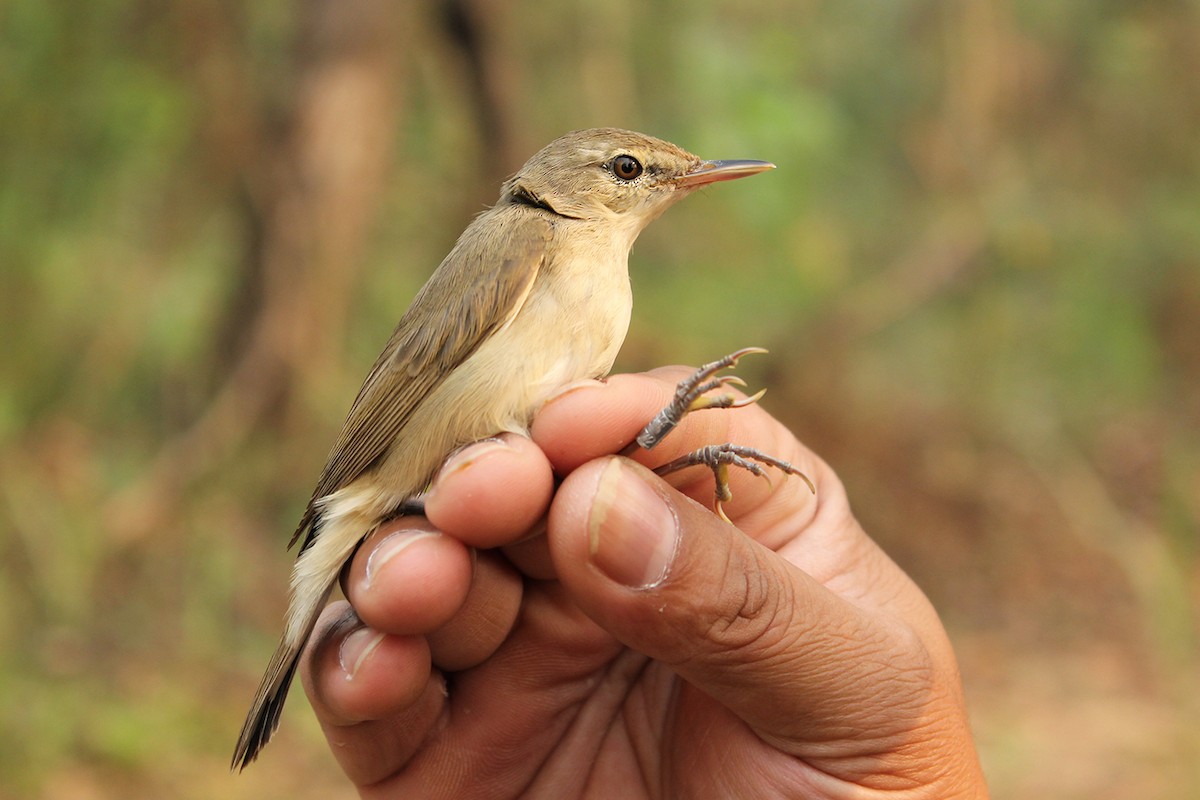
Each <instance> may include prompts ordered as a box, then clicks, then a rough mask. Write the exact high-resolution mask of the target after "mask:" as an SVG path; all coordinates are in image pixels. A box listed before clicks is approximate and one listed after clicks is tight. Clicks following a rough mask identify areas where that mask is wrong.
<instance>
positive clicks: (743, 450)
mask: <svg viewBox="0 0 1200 800" xmlns="http://www.w3.org/2000/svg"><path fill="white" fill-rule="evenodd" d="M764 464H765V465H767V466H770V467H775V468H776V469H778V470H779V471H780V472H782V473H783V474H784V475H785V476H787V475H795V476H797V477H798V478H800V479H801V480H803V481H804V483H805V485H806V486H808V490H809V491H810V492H812V493H813V494H816V493H817V487H816V486H814V485H813V482H812V480H811V479H810V478H809V477H808V476H807V475H805V474H804V473H803V472H802V471H800V469H799V468H797V467H795V466H794V465H793V464H792V463H791V462H789V461H784V460H783V459H781V458H776V457H775V456H772V455H768V454H767V453H763V452H762V451H760V450H756V449H754V448H753V447H743V446H741V445H736V444H711V445H708V446H707V447H701V448H700V449H699V450H694V451H692V452H691V453H687V454H686V455H682V456H680V457H679V458H676V459H675V460H673V461H669V462H667V463H666V464H663V465H662V466H660V467H657V468H656V469H655V470H654V472H655V473H656V474H658V475H669V474H670V473H672V472H678V471H679V470H681V469H686V468H688V467H696V466H705V467H708V468H709V469H710V470H712V473H713V481H714V483H715V486H714V488H713V493H714V496H715V499H714V502H713V511H715V512H716V513H717V516H719V517H721V518H722V519H724V520H726V521H729V518H728V517H727V516H726V515H725V509H724V506H723V504H724V503H727V502H729V501H730V500H732V499H733V492H732V491H731V490H730V488H729V467H730V466H734V467H739V468H741V469H744V470H746V471H747V472H749V473H751V474H752V475H755V476H757V477H759V478H762V479H763V480H765V481H766V482H767V484H768V485H771V477H770V476H769V475H768V474H767V471H766V470H765V469H764V468H763V465H764Z"/></svg>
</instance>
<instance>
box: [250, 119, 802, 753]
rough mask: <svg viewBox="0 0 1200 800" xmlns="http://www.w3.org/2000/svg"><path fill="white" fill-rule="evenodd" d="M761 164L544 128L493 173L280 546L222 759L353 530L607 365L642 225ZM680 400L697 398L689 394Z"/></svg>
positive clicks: (259, 715)
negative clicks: (278, 600) (507, 168)
mask: <svg viewBox="0 0 1200 800" xmlns="http://www.w3.org/2000/svg"><path fill="white" fill-rule="evenodd" d="M773 168H774V165H773V164H771V163H769V162H766V161H752V160H732V161H706V160H703V159H701V158H699V157H698V156H695V155H693V154H691V153H689V152H688V151H686V150H684V149H682V148H680V147H678V146H676V145H674V144H671V143H670V142H667V141H664V140H662V139H657V138H655V137H653V136H648V135H646V134H642V133H636V132H633V131H628V130H622V129H618V128H592V129H587V130H577V131H572V132H570V133H567V134H566V135H564V136H561V137H559V138H558V139H555V140H554V141H552V142H550V143H549V144H548V145H546V146H545V147H544V148H542V149H541V150H539V151H538V152H537V153H536V154H534V155H533V157H531V158H530V159H529V160H528V161H527V162H526V163H525V164H524V166H522V167H521V168H520V169H519V170H517V171H516V173H514V174H513V175H512V176H511V177H510V178H508V180H506V181H505V182H504V183H503V185H502V186H501V190H500V197H499V199H498V201H497V202H496V203H495V205H493V206H491V207H490V208H488V209H486V210H485V211H483V212H482V213H480V214H479V215H478V216H476V217H475V219H474V220H473V221H472V222H471V223H470V224H469V225H468V226H467V228H466V229H465V230H464V231H463V233H462V235H461V236H460V237H459V238H458V240H457V242H456V243H455V244H454V246H453V247H452V248H451V250H450V253H449V254H448V255H447V256H446V257H445V259H444V260H443V261H442V262H441V264H440V265H439V266H438V267H437V269H436V270H435V271H434V272H433V273H432V275H431V276H430V277H429V279H428V281H427V282H426V283H425V285H424V286H423V287H422V288H421V289H420V290H419V291H418V293H417V294H416V296H415V297H414V299H413V300H412V302H411V304H410V306H409V307H408V310H407V311H406V312H405V313H404V315H403V316H402V317H401V319H400V322H399V323H398V325H397V326H396V328H395V330H394V331H393V333H392V335H391V337H390V338H389V339H388V341H387V344H386V346H385V347H384V348H383V351H382V352H381V353H380V354H379V357H378V358H377V359H376V361H375V363H374V365H373V366H372V367H371V370H370V372H369V373H368V374H367V377H366V379H365V381H364V382H363V385H362V388H361V389H360V390H359V392H358V395H357V397H356V398H355V400H354V402H353V404H352V406H351V408H350V411H349V414H348V416H347V417H346V420H345V423H344V424H343V426H342V428H341V431H340V433H339V434H338V436H337V439H336V440H335V442H334V445H333V447H332V449H331V450H330V452H329V456H328V459H327V461H326V463H325V466H324V468H323V469H322V471H321V474H320V478H319V479H318V481H317V484H316V487H315V489H314V490H313V493H312V497H311V499H310V500H309V502H308V504H307V506H306V508H305V510H304V513H303V516H302V517H301V519H300V523H299V525H298V526H297V528H296V531H295V533H294V534H293V536H292V539H291V542H290V543H289V548H290V547H291V546H292V545H294V544H295V543H296V542H300V547H299V551H298V554H297V558H296V562H295V565H294V568H293V570H292V575H291V587H290V600H289V605H288V610H287V614H286V619H285V625H284V631H283V634H282V636H281V638H280V641H279V644H278V646H277V648H276V650H275V653H274V655H273V656H272V658H271V661H270V664H269V665H268V667H267V669H266V672H265V674H264V675H263V678H262V681H261V682H260V684H259V687H258V690H257V692H256V693H255V695H254V699H253V702H252V704H251V707H250V710H249V713H248V714H247V716H246V720H245V723H244V724H243V726H242V729H241V733H240V735H239V737H238V742H237V746H236V748H235V750H234V754H233V761H232V765H231V766H232V768H233V769H235V770H238V771H240V770H242V769H244V768H245V767H246V766H247V765H249V764H250V762H252V761H254V760H255V759H256V758H257V757H258V755H259V753H260V752H261V750H262V748H263V747H264V746H265V745H266V744H267V742H268V741H269V740H270V739H271V737H272V736H273V735H274V733H275V731H276V729H277V728H278V725H279V719H280V713H281V712H282V710H283V706H284V702H285V700H286V699H287V693H288V688H289V686H290V685H291V683H292V679H293V677H294V675H295V673H296V669H297V666H298V664H299V661H300V656H301V653H302V652H303V650H304V647H305V644H306V642H307V640H308V638H309V636H310V635H311V633H312V631H313V627H314V626H315V624H316V621H317V618H318V616H319V615H320V613H321V610H322V608H323V607H324V605H325V603H326V601H327V599H328V597H329V594H330V592H331V590H332V589H333V587H334V586H335V585H336V584H337V581H338V576H339V574H340V573H341V571H342V568H343V566H344V565H345V564H346V563H347V561H348V560H349V559H350V558H351V557H352V556H353V555H354V552H355V550H356V548H357V547H358V546H359V544H360V543H361V542H362V541H363V539H365V538H366V537H367V536H368V535H369V534H370V533H371V532H373V531H374V530H375V529H376V528H377V527H379V526H380V525H381V524H382V523H383V522H385V521H387V520H389V519H391V518H393V517H395V516H397V515H399V514H400V513H404V512H405V511H406V510H410V509H412V508H417V509H419V508H420V496H421V494H422V492H423V491H424V490H425V489H426V488H427V487H428V486H429V484H430V481H431V480H432V479H433V477H434V475H435V473H436V472H437V470H438V468H439V467H440V465H441V464H442V463H443V461H444V460H445V459H446V458H447V456H449V455H450V454H451V453H453V452H454V451H455V450H456V449H457V448H460V447H462V446H464V445H467V444H470V443H472V442H475V441H478V440H480V439H484V438H487V437H491V436H495V435H497V434H500V433H503V432H513V433H517V434H522V435H527V434H528V430H529V425H530V422H531V420H532V417H533V414H534V412H535V411H537V409H538V408H539V407H540V406H541V404H542V403H543V402H545V401H546V400H547V399H548V398H550V397H551V396H552V395H554V394H555V392H556V391H557V390H558V389H560V388H561V387H563V386H565V385H567V384H570V383H573V382H576V381H579V380H582V379H586V378H602V377H604V376H606V375H607V374H608V372H609V370H610V369H611V368H612V365H613V362H614V360H615V359H616V356H617V352H618V350H619V349H620V347H621V344H622V343H623V341H624V339H625V335H626V332H627V330H628V327H629V321H630V316H631V311H632V306H633V296H632V292H631V289H630V282H629V266H628V260H629V252H630V249H631V248H632V246H633V243H634V240H635V239H636V238H637V236H638V234H639V233H641V231H642V230H643V229H644V228H645V227H646V226H647V225H648V224H649V223H650V222H652V221H653V220H655V219H656V218H657V217H659V216H660V215H661V214H662V213H663V212H664V211H666V210H667V209H668V208H670V207H671V206H672V205H674V204H675V203H676V202H678V201H679V200H680V199H682V198H684V197H686V196H688V195H689V194H691V193H692V192H694V191H696V190H697V189H700V188H701V187H704V186H708V185H711V184H713V183H716V182H719V181H727V180H732V179H736V178H742V177H746V176H750V175H755V174H758V173H761V172H765V171H767V170H770V169H773ZM747 352H748V351H747ZM741 354H742V352H741V351H739V353H737V354H732V355H731V357H727V359H726V361H728V362H729V363H733V362H736V357H735V356H740V355H741ZM730 359H732V360H730ZM725 365H726V366H727V365H728V364H725ZM710 374H711V370H710V372H709V373H707V374H706V375H705V376H704V377H707V375H710ZM725 382H726V381H724V380H717V381H716V382H715V384H711V383H710V384H706V385H709V386H711V385H723V384H724V383H725ZM729 382H732V381H729ZM686 404H690V405H691V406H692V407H706V404H705V401H703V400H699V401H697V400H696V398H695V396H694V395H690V396H688V397H687V398H686ZM718 404H719V403H715V402H708V403H707V406H709V407H711V406H715V405H718ZM720 404H721V405H724V406H725V407H727V406H728V405H729V404H730V403H729V402H728V401H725V402H723V403H720ZM685 410H686V409H684V408H681V409H679V410H678V413H679V414H681V413H683V412H684V411H685ZM669 424H670V423H668V425H669ZM691 463H697V462H695V461H693V462H691ZM771 463H775V462H771ZM709 465H710V466H712V464H709ZM776 465H777V466H778V464H776ZM713 469H714V474H717V472H718V470H717V468H716V467H715V466H714V467H713Z"/></svg>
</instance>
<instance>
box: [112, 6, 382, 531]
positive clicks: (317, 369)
mask: <svg viewBox="0 0 1200 800" xmlns="http://www.w3.org/2000/svg"><path fill="white" fill-rule="evenodd" d="M402 13H403V9H402V8H401V7H400V6H397V5H396V4H392V3H389V2H387V1H386V0H312V1H311V2H308V3H305V4H303V6H302V16H301V22H300V26H299V33H298V43H297V56H296V59H295V62H294V63H295V74H296V76H295V81H294V83H295V87H296V89H295V93H294V96H295V98H296V100H295V103H294V105H293V107H292V108H291V113H290V114H289V116H288V117H287V119H286V121H285V123H284V124H283V126H282V127H281V128H279V129H277V133H274V134H272V133H270V131H272V128H271V126H269V125H266V124H261V125H257V126H251V127H252V128H254V129H256V130H257V131H258V132H259V138H258V141H257V143H256V148H255V155H256V157H255V158H253V159H241V161H240V167H241V168H242V170H244V174H243V175H242V179H241V181H240V183H241V184H242V185H243V186H244V187H246V189H247V193H246V198H247V201H248V202H247V203H246V206H245V208H246V211H247V214H248V216H249V217H250V220H249V228H250V230H251V232H252V235H251V236H250V237H249V240H250V241H249V243H248V251H247V256H246V258H245V259H244V271H243V274H242V276H241V280H240V284H239V285H238V287H237V289H236V293H235V296H234V297H233V298H231V301H230V307H231V308H234V309H236V313H235V314H233V315H231V316H230V318H229V319H228V322H227V330H226V333H225V335H224V338H225V339H226V340H228V341H230V342H231V343H232V347H231V350H232V351H233V353H234V357H233V360H232V363H231V364H230V366H229V367H228V371H227V372H226V373H225V375H224V377H223V378H221V379H219V381H218V384H219V386H218V388H217V390H216V391H215V392H214V394H213V396H212V399H211V401H210V402H209V403H208V405H207V406H206V407H205V408H204V410H203V411H202V412H201V413H200V414H199V415H198V416H197V417H196V418H195V421H194V422H193V423H192V424H191V425H190V426H189V427H188V428H187V429H186V430H184V431H183V432H181V433H180V434H178V435H177V436H175V437H174V438H172V439H170V440H169V441H167V442H166V443H165V444H164V445H163V447H162V448H161V449H160V451H159V452H158V454H157V455H156V457H155V458H154V459H153V460H152V462H151V466H150V467H149V468H148V469H147V470H146V471H145V472H144V473H143V475H142V476H141V477H140V478H139V479H138V480H137V481H135V482H134V483H133V484H131V485H130V486H128V487H127V488H126V490H125V491H123V492H122V493H120V494H119V495H118V496H117V497H116V498H114V499H113V500H112V502H111V503H110V504H109V507H108V508H107V509H106V518H107V520H108V522H109V523H110V526H111V528H112V530H114V532H119V535H123V536H127V537H137V536H140V535H143V534H145V533H146V532H148V531H149V530H150V529H151V528H153V527H154V525H155V524H157V523H158V522H159V521H160V520H161V519H163V517H164V515H165V514H166V513H167V512H168V510H169V509H170V508H172V506H173V505H174V502H175V499H176V498H177V497H178V494H179V492H180V491H181V490H182V488H183V487H184V486H186V485H187V484H188V482H189V481H191V480H192V479H193V478H194V477H195V476H198V475H201V474H204V473H205V472H207V471H208V470H210V469H211V468H212V467H213V466H214V465H215V464H217V463H219V462H220V461H221V460H222V459H223V458H224V457H226V456H227V455H228V454H229V453H230V452H232V451H233V450H234V449H236V448H237V447H238V446H239V445H240V444H241V443H242V442H243V441H244V439H245V438H246V436H247V434H248V433H249V432H250V431H251V430H253V429H254V427H255V426H256V425H258V424H260V423H261V422H262V421H263V420H264V419H266V418H267V417H268V416H273V417H275V418H276V419H279V418H282V415H283V414H285V413H286V412H287V410H288V408H289V407H290V406H291V404H292V401H293V400H294V398H296V397H303V396H308V393H310V392H311V391H313V387H314V385H315V384H317V383H318V382H320V381H322V380H324V379H325V378H326V377H327V376H328V375H329V374H331V373H332V372H335V371H336V362H337V353H338V348H337V342H339V341H341V340H342V337H341V335H340V333H339V332H340V331H341V330H342V329H343V327H344V326H345V320H346V316H347V313H348V308H349V303H350V298H351V294H352V290H353V287H354V285H355V283H356V280H357V277H358V274H359V266H360V264H361V261H362V251H363V246H364V244H365V241H366V237H367V234H368V230H369V228H370V225H371V223H372V221H373V219H374V216H375V210H376V207H377V205H378V201H379V196H380V193H381V191H382V188H383V185H382V184H383V179H384V176H385V175H386V165H387V163H388V159H389V154H390V152H391V142H392V139H393V134H394V131H395V127H396V117H397V113H398V111H399V108H400V98H399V85H400V81H399V71H400V60H399V59H400V54H402V53H403V52H404V48H403V46H402V39H403V37H404V36H405V26H404V25H403V21H402V19H401V16H402ZM228 78H229V76H224V79H228ZM210 96H213V97H219V96H221V93H220V92H213V93H211V95H210ZM259 102H260V104H261V106H260V107H259V108H257V109H256V111H257V113H259V114H262V115H265V114H266V112H265V110H264V107H265V105H266V103H265V101H262V100H260V101H259ZM214 113H220V109H214ZM239 127H240V128H244V127H245V126H239Z"/></svg>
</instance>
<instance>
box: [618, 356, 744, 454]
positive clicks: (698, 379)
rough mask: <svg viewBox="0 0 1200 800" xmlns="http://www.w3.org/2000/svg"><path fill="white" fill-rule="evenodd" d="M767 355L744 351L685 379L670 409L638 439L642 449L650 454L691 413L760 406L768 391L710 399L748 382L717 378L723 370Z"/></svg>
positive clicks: (703, 368)
mask: <svg viewBox="0 0 1200 800" xmlns="http://www.w3.org/2000/svg"><path fill="white" fill-rule="evenodd" d="M765 352H767V351H766V350H765V349H764V348H762V347H743V348H742V349H741V350H738V351H736V352H733V353H730V354H729V355H727V356H725V357H724V358H718V359H717V360H716V361H713V362H711V363H708V364H705V365H704V366H702V367H701V368H700V369H698V370H696V371H695V372H693V373H692V374H691V375H689V376H688V377H686V378H684V379H683V380H682V381H680V382H679V385H678V386H677V387H675V397H674V398H672V400H671V402H670V403H668V404H667V407H666V408H664V409H663V410H662V411H660V412H658V414H657V415H655V417H654V419H652V420H650V422H649V424H647V425H646V427H645V428H642V432H641V433H640V434H638V437H637V443H638V445H639V446H640V447H642V448H644V449H646V450H650V449H651V448H653V447H654V446H655V445H656V444H658V443H659V442H661V441H662V440H663V438H664V437H665V436H666V435H667V434H668V433H670V432H671V431H673V430H674V429H675V426H676V425H678V424H679V423H680V422H682V421H683V418H684V416H685V415H687V414H688V413H689V412H692V411H700V410H702V409H705V408H741V407H742V406H748V405H750V404H752V403H757V402H758V400H759V398H761V397H762V396H763V395H764V394H766V392H767V390H766V389H763V390H762V391H760V392H756V393H755V394H753V395H751V396H750V397H736V396H734V395H733V394H732V393H731V392H725V393H723V394H716V395H709V394H708V392H711V391H713V390H715V389H722V388H724V387H726V386H730V385H733V386H745V385H746V382H745V381H743V380H742V379H741V378H739V377H737V376H736V375H722V376H720V377H713V376H714V375H716V374H717V373H718V372H720V371H721V370H723V369H728V368H730V367H735V366H737V363H738V361H740V360H741V358H742V356H746V355H750V354H751V353H765Z"/></svg>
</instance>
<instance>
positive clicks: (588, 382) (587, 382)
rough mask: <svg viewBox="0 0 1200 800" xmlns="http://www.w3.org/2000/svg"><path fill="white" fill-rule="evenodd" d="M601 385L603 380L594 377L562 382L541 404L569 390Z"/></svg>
mask: <svg viewBox="0 0 1200 800" xmlns="http://www.w3.org/2000/svg"><path fill="white" fill-rule="evenodd" d="M603 385H604V384H603V382H601V381H598V380H596V379H595V378H583V379H581V380H577V381H572V382H571V383H568V384H564V385H563V386H560V387H558V388H557V389H555V390H554V392H553V393H551V395H550V396H549V397H547V398H546V399H545V400H543V401H542V405H543V406H545V405H547V404H549V403H552V402H554V401H555V400H557V399H558V398H560V397H562V396H563V395H564V394H570V393H571V392H577V391H579V390H580V389H586V388H588V387H591V386H603Z"/></svg>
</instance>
